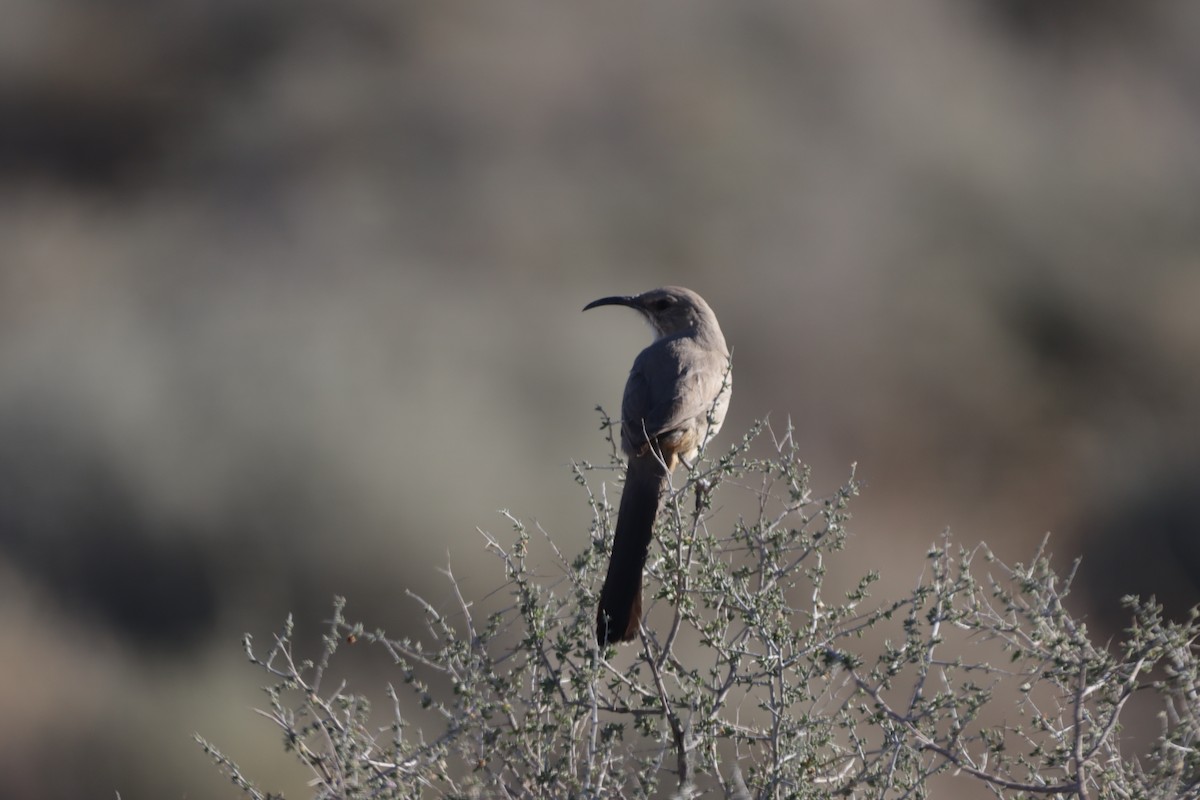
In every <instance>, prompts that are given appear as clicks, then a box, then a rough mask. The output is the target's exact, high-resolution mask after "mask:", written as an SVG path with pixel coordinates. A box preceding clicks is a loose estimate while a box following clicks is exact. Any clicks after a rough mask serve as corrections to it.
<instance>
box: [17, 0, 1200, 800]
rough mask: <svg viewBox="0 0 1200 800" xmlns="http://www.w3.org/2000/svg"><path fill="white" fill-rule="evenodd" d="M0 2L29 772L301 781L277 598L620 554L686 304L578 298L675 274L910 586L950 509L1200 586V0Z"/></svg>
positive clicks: (158, 784)
mask: <svg viewBox="0 0 1200 800" xmlns="http://www.w3.org/2000/svg"><path fill="white" fill-rule="evenodd" d="M3 6H4V14H3V16H4V24H3V26H0V649H2V653H3V665H4V666H3V670H2V671H0V675H3V680H2V681H0V776H3V777H0V795H2V796H4V797H13V798H16V797H21V798H29V799H30V800H36V799H37V798H76V797H83V796H98V797H112V796H113V793H114V792H120V794H121V797H123V798H126V800H132V799H133V798H141V797H233V796H234V793H233V789H232V787H231V786H230V785H229V784H228V782H227V780H226V779H225V778H223V777H222V776H220V775H219V774H218V773H217V771H216V770H215V769H214V768H213V767H212V766H211V765H210V764H209V762H208V761H207V759H206V757H205V756H204V755H203V754H202V753H201V752H200V750H199V748H198V747H197V746H196V745H195V744H194V743H193V742H192V740H191V735H192V733H193V732H194V731H199V732H201V733H202V734H204V735H205V736H206V737H207V738H209V739H210V740H212V741H214V742H216V743H217V744H218V745H219V746H221V747H222V749H224V750H225V751H226V752H228V753H229V754H230V755H232V756H234V757H235V758H237V759H238V760H239V761H241V762H242V763H243V766H244V767H245V768H246V771H247V773H248V774H249V775H251V776H252V777H254V778H255V779H257V780H259V781H260V782H261V784H262V786H263V788H264V789H268V790H274V791H287V792H289V793H291V795H292V796H303V794H304V792H303V784H304V781H305V780H306V778H307V776H306V775H305V774H304V773H303V772H302V771H301V770H299V768H297V767H295V766H293V765H292V762H291V761H290V759H289V758H288V757H287V756H286V755H284V754H283V752H282V747H281V746H280V742H279V738H278V737H277V736H276V734H275V732H274V730H273V729H272V728H271V727H270V725H269V723H267V722H266V721H265V720H262V719H261V718H258V717H256V716H254V715H253V713H252V711H251V708H253V707H254V706H256V705H261V704H262V703H263V702H264V700H265V698H264V697H263V696H262V694H261V693H260V692H259V691H258V689H257V687H258V686H259V685H260V684H261V683H262V682H263V681H262V679H261V678H260V675H259V673H257V672H256V671H255V670H253V669H252V668H251V667H250V666H249V665H247V664H246V663H245V661H244V657H243V655H242V652H241V649H240V644H239V637H240V635H241V634H242V632H244V631H250V632H252V633H254V634H255V635H256V636H257V637H258V640H259V641H260V642H262V641H267V640H268V639H269V636H270V633H271V631H273V630H275V629H277V628H278V626H279V625H280V623H281V622H282V620H283V618H284V616H285V615H286V614H287V613H288V612H293V613H294V614H295V615H296V618H297V621H298V623H299V625H300V627H301V629H302V630H307V631H308V632H309V634H310V635H312V636H315V635H316V632H317V630H318V627H319V625H320V623H321V621H322V620H324V619H326V618H327V616H328V613H329V604H330V598H331V597H332V595H333V594H335V593H341V594H345V595H347V596H348V597H349V601H350V607H349V613H350V615H351V617H353V618H356V619H357V618H361V619H365V620H368V621H369V622H371V623H372V624H378V625H383V626H385V627H387V628H389V630H391V631H393V632H401V631H403V630H404V629H405V628H406V626H410V625H412V624H414V622H415V620H416V619H417V614H416V612H415V607H414V605H413V604H412V602H411V601H409V600H408V599H407V598H406V597H405V596H404V589H405V588H409V587H411V588H412V589H414V590H416V591H419V592H422V593H423V594H425V595H426V596H428V597H430V598H431V599H433V600H434V601H441V600H444V599H445V598H446V597H447V596H448V590H447V588H446V584H445V580H444V578H443V576H442V575H440V574H439V573H438V569H439V568H443V567H444V566H445V565H446V564H447V563H448V562H449V563H452V564H453V565H454V568H455V572H456V574H458V575H459V576H460V577H462V578H464V579H465V580H467V581H469V582H470V585H471V586H472V587H478V589H479V591H480V593H483V592H485V591H488V590H490V589H492V588H494V587H495V586H497V585H499V584H500V582H501V579H502V574H501V572H500V571H499V569H498V567H497V565H496V563H495V561H494V559H492V558H491V557H489V556H487V555H486V554H485V553H484V551H483V546H482V545H483V542H482V539H481V537H480V536H479V534H478V532H477V531H476V526H479V527H482V528H485V529H488V530H491V531H493V532H496V533H497V534H498V535H506V528H507V523H506V521H505V520H504V519H503V518H502V517H501V516H500V515H499V514H497V510H498V509H502V508H507V509H511V510H512V512H513V513H514V514H516V515H517V516H519V517H521V518H522V519H526V520H529V521H531V522H536V523H538V524H540V525H541V526H542V527H543V528H545V529H546V530H547V531H548V532H549V533H550V534H551V536H553V537H554V539H555V541H556V542H557V544H558V545H559V546H560V547H561V548H562V549H563V550H564V551H566V552H568V553H572V552H577V551H578V550H580V549H582V548H583V547H585V546H586V544H587V525H588V522H589V519H590V516H589V511H588V508H587V506H586V503H585V502H584V495H583V494H582V492H581V491H580V490H579V489H578V487H576V486H575V485H574V483H573V481H572V477H571V474H570V470H569V464H570V462H571V461H572V460H577V459H589V460H593V461H601V462H602V461H604V460H605V458H606V456H607V452H608V451H607V445H606V444H605V442H604V440H603V437H602V435H601V433H600V432H599V430H598V427H599V426H598V423H599V417H598V416H597V414H596V413H595V411H594V410H593V407H594V406H595V405H596V404H598V403H599V404H603V405H604V406H605V407H606V408H607V409H608V410H609V411H611V412H613V413H617V411H618V409H619V404H620V393H621V387H622V385H623V383H624V379H625V374H626V370H627V369H628V366H629V364H630V362H631V361H632V359H633V356H634V354H635V353H636V351H637V350H638V349H639V348H640V347H641V346H644V345H645V344H646V343H647V342H648V340H649V334H648V331H647V329H646V328H645V327H644V326H642V325H641V324H640V323H638V322H637V320H636V319H635V318H634V317H633V315H632V313H631V312H625V311H622V310H620V309H616V310H600V311H595V312H591V313H589V314H587V315H582V314H580V309H581V308H582V307H583V305H584V304H585V303H587V302H588V301H590V300H592V299H595V298H597V297H600V296H603V295H608V294H616V293H631V292H637V291H642V290H644V289H647V288H651V287H654V286H658V285H662V284H667V283H680V284H684V285H687V286H689V287H691V288H694V289H696V290H697V291H699V292H700V293H701V294H703V295H704V296H705V297H706V298H707V299H708V301H709V302H710V304H711V305H712V306H713V308H714V309H715V310H716V312H717V313H718V315H719V316H720V319H721V323H722V326H723V328H724V331H725V334H726V337H727V338H728V340H729V342H730V343H731V345H732V346H733V347H734V351H735V365H736V372H735V374H736V380H735V390H734V398H733V405H732V409H731V413H730V417H729V419H728V420H727V422H726V433H725V434H724V435H723V437H722V438H727V439H728V440H730V441H731V440H732V439H733V438H734V437H736V436H739V435H740V434H741V433H742V432H743V431H745V430H746V429H747V428H748V427H749V425H750V423H751V422H752V421H753V420H754V419H756V418H759V417H762V416H764V415H767V414H770V416H771V419H772V421H773V422H774V423H775V424H776V425H777V426H779V427H782V426H783V424H784V423H785V422H786V421H787V419H788V418H789V417H790V418H791V420H792V421H793V422H794V424H795V426H796V430H797V434H796V435H797V437H798V438H799V440H800V441H801V443H802V450H803V451H804V452H805V453H806V457H807V459H808V460H809V461H810V463H811V464H812V465H813V466H814V469H815V473H814V475H815V478H814V484H815V488H816V489H817V490H818V491H819V492H820V491H829V490H831V489H832V488H833V487H835V486H837V485H839V484H840V482H841V481H842V480H843V479H844V478H845V476H846V474H847V472H848V468H849V464H850V463H851V462H857V464H858V474H859V477H860V478H861V479H862V480H864V481H865V483H866V489H865V492H864V495H863V497H862V498H861V499H860V500H859V501H858V503H857V505H856V506H855V507H854V509H853V511H854V521H853V539H852V541H851V545H850V548H851V549H850V552H849V553H848V554H847V556H846V561H847V562H848V563H849V568H850V569H851V570H852V571H854V572H855V573H857V572H861V571H865V570H867V569H871V568H879V569H882V570H883V572H884V584H883V586H882V587H881V588H880V590H879V591H878V592H877V593H876V594H877V595H885V594H888V593H894V592H899V591H903V590H904V589H906V588H908V587H911V586H912V585H913V584H914V583H915V581H916V577H917V575H918V574H919V573H920V571H921V569H922V566H923V561H924V554H925V550H926V547H927V545H928V544H929V543H930V542H932V541H934V540H935V539H936V538H937V537H938V536H939V534H940V533H941V532H942V530H943V529H944V528H947V527H949V528H950V529H951V530H952V531H953V532H954V535H955V537H956V539H957V540H958V541H959V542H960V543H963V544H966V545H971V544H974V543H976V542H979V541H986V542H988V543H989V544H990V545H991V546H992V547H993V549H994V550H995V551H996V552H997V553H998V554H999V555H1000V556H1001V557H1002V558H1003V559H1005V560H1008V561H1016V560H1023V559H1028V558H1029V557H1030V556H1031V555H1032V553H1033V551H1034V548H1035V546H1036V544H1037V542H1038V541H1040V540H1041V538H1042V536H1043V535H1044V533H1045V532H1046V531H1052V532H1053V536H1052V538H1051V540H1050V549H1051V551H1052V552H1053V553H1054V554H1055V563H1056V564H1058V565H1059V566H1060V567H1061V568H1063V569H1065V568H1066V567H1067V566H1068V565H1069V564H1070V562H1071V560H1072V559H1073V558H1074V557H1075V556H1077V555H1079V554H1082V555H1083V556H1084V561H1083V566H1082V569H1081V578H1080V584H1079V586H1078V587H1077V588H1076V592H1074V593H1073V594H1072V600H1073V601H1074V603H1075V610H1076V611H1077V612H1078V613H1080V614H1083V615H1085V616H1086V617H1087V619H1088V624H1089V626H1090V627H1092V628H1093V629H1094V630H1096V631H1098V632H1099V635H1109V634H1111V633H1114V632H1118V631H1119V630H1120V628H1121V627H1122V625H1123V624H1124V617H1123V615H1122V614H1121V612H1120V609H1119V606H1118V602H1117V599H1118V598H1119V596H1120V595H1121V594H1124V593H1127V592H1139V593H1143V594H1151V593H1154V594H1156V595H1157V596H1158V597H1159V598H1160V599H1161V600H1163V601H1164V602H1166V603H1167V605H1168V610H1169V611H1171V612H1172V613H1182V611H1183V609H1186V608H1187V607H1189V606H1190V605H1192V604H1195V603H1196V602H1198V601H1200V491H1198V487H1197V483H1198V478H1200V426H1198V424H1197V419H1198V409H1200V5H1198V4H1195V3H1179V2H1169V1H1167V0H1142V2H1138V3H1128V2H1122V1H1121V0H1053V1H1050V2H1048V1H1047V0H924V1H923V2H916V3H904V4H898V3H868V2H865V0H861V1H860V0H851V2H847V1H846V0H814V2H808V3H785V2H757V3H736V4H735V3H722V2H717V0H686V1H685V0H662V1H661V2H656V3H653V4H637V3H628V2H613V3H603V4H600V3H594V4H587V5H582V4H551V3H540V2H531V1H529V0H515V1H514V2H508V3H503V4H499V3H492V4H486V3H462V2H457V1H456V0H455V1H451V2H439V3H405V2H399V3H382V4H381V3H372V2H363V1H362V0H343V2H338V3H326V2H315V0H250V1H248V0H204V1H203V2H200V1H199V0H170V1H168V2H164V1H163V0H154V1H153V2H151V1H150V0H5V2H4V4H3ZM376 685H379V684H376Z"/></svg>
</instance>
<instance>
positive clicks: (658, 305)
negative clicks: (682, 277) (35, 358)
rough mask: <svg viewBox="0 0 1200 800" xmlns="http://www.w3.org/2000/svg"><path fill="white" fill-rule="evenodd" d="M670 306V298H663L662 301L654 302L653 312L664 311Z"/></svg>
mask: <svg viewBox="0 0 1200 800" xmlns="http://www.w3.org/2000/svg"><path fill="white" fill-rule="evenodd" d="M670 305H671V298H669V297H664V298H663V299H662V300H655V301H654V310H655V311H666V310H667V309H668V308H669V307H670Z"/></svg>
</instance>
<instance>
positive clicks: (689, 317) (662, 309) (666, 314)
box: [583, 286, 716, 338]
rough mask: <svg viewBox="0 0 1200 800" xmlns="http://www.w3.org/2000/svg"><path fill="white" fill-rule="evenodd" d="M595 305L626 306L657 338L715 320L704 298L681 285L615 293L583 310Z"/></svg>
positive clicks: (712, 322) (594, 301)
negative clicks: (642, 317)
mask: <svg viewBox="0 0 1200 800" xmlns="http://www.w3.org/2000/svg"><path fill="white" fill-rule="evenodd" d="M596 306H628V307H630V308H633V309H636V310H637V311H640V312H641V313H642V316H644V317H645V318H646V321H647V322H649V323H650V327H652V328H654V332H655V334H656V335H657V337H658V338H662V337H663V336H671V335H672V334H676V333H683V332H686V331H690V330H696V329H697V328H698V327H699V326H701V325H702V324H703V323H709V324H712V325H715V324H716V317H715V316H714V315H713V312H712V309H710V308H709V307H708V303H705V302H704V298H702V297H701V296H700V295H698V294H696V293H695V292H693V291H692V290H691V289H685V288H683V287H682V286H664V287H662V288H661V289H651V290H650V291H648V292H642V293H641V294H634V295H616V296H613V297H602V298H600V299H599V300H593V301H592V302H590V303H588V304H587V305H586V306H584V307H583V310H584V311H587V310H588V309H589V308H595V307H596Z"/></svg>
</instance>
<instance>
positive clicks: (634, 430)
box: [621, 338, 725, 450]
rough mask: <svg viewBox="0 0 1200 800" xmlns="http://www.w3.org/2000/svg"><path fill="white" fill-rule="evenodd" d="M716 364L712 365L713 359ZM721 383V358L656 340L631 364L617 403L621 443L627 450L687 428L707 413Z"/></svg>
mask: <svg viewBox="0 0 1200 800" xmlns="http://www.w3.org/2000/svg"><path fill="white" fill-rule="evenodd" d="M718 358H722V363H720V364H719V365H714V364H713V363H712V362H714V361H715V360H716V359H718ZM724 377H725V363H724V360H723V357H722V356H720V355H719V354H717V353H714V352H713V351H711V350H707V349H704V348H701V347H700V346H699V345H698V344H697V343H696V342H694V341H693V340H691V339H688V338H679V339H660V340H659V341H657V342H655V343H654V344H652V345H650V346H649V347H647V348H646V349H645V350H643V351H642V352H641V353H639V354H638V357H637V358H636V359H635V360H634V362H633V369H632V370H630V372H629V380H628V381H627V382H626V383H625V396H624V399H623V400H622V402H621V423H622V430H623V434H624V437H625V438H626V439H627V441H628V442H629V444H630V445H632V446H633V449H635V450H636V449H638V448H640V447H641V445H642V444H644V443H645V442H646V441H647V439H648V438H649V439H653V438H655V437H657V436H661V435H662V434H664V433H667V432H668V431H672V430H675V429H677V428H680V427H682V426H684V425H688V424H691V423H692V422H693V421H694V420H695V419H697V418H699V417H703V416H704V415H706V414H707V413H708V412H709V410H710V409H711V408H712V405H713V402H714V401H715V400H716V398H717V395H718V394H719V393H720V391H721V387H722V385H723V382H724Z"/></svg>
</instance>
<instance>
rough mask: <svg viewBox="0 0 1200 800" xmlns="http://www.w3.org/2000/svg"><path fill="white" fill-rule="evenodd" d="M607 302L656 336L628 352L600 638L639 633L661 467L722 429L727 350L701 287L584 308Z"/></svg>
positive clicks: (663, 476) (665, 470) (667, 468)
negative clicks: (640, 319)
mask: <svg viewBox="0 0 1200 800" xmlns="http://www.w3.org/2000/svg"><path fill="white" fill-rule="evenodd" d="M611 305H621V306H628V307H630V308H633V309H636V310H637V311H639V312H641V314H642V316H644V317H645V318H646V321H647V322H649V323H650V327H651V328H653V329H654V342H653V343H652V344H651V345H650V346H649V347H647V348H646V349H645V350H643V351H642V352H640V353H638V356H637V358H636V359H634V361H633V369H631V370H630V371H629V380H628V381H626V383H625V396H624V398H623V399H622V401H621V450H622V451H623V452H624V453H625V456H626V457H627V458H628V460H629V466H628V468H627V470H626V472H625V489H624V492H623V493H622V495H621V507H620V510H619V511H618V513H617V530H616V534H615V535H614V537H613V549H612V556H611V557H610V559H609V562H608V575H607V576H606V577H605V579H604V588H603V589H601V590H600V605H599V607H598V608H597V610H596V641H598V642H599V643H600V645H601V646H604V645H607V644H609V643H612V642H628V641H631V640H633V639H635V638H637V634H638V626H639V623H640V621H641V617H642V570H643V568H644V567H645V565H646V555H647V553H648V552H649V550H650V540H651V539H652V538H653V537H654V521H655V519H656V518H657V516H658V511H659V506H660V504H661V502H662V495H663V490H664V488H665V487H666V485H667V475H669V474H670V472H671V471H672V470H674V469H675V466H676V464H678V463H679V462H680V461H681V460H682V461H685V462H688V463H691V462H692V460H693V459H694V458H695V457H696V454H697V451H698V449H699V448H700V446H701V445H702V444H704V443H705V442H706V441H708V439H710V438H711V437H712V436H713V435H715V434H716V433H717V431H719V430H720V429H721V423H722V422H724V421H725V411H726V410H727V409H728V408H729V394H730V376H729V348H727V347H726V346H725V337H724V336H723V335H722V334H721V326H720V325H718V324H717V317H716V315H715V314H713V312H712V309H711V308H709V307H708V303H705V302H704V299H703V298H702V297H700V295H698V294H696V293H695V292H693V291H691V290H690V289H684V288H683V287H680V286H665V287H663V288H661V289H651V290H650V291H648V292H645V293H643V294H639V295H633V296H621V297H604V298H601V299H599V300H595V301H593V302H591V303H588V304H587V305H586V306H584V308H583V310H584V311H587V310H588V309H589V308H595V307H596V306H611Z"/></svg>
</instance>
